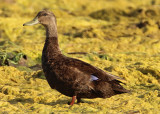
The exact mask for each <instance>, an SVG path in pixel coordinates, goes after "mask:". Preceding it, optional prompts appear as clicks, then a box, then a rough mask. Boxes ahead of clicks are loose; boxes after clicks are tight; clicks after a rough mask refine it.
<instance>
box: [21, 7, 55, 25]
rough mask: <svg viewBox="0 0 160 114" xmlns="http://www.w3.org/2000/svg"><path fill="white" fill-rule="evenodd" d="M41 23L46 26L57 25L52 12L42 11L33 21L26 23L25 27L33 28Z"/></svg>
mask: <svg viewBox="0 0 160 114" xmlns="http://www.w3.org/2000/svg"><path fill="white" fill-rule="evenodd" d="M39 23H40V24H42V25H44V26H48V25H50V24H56V17H55V15H54V14H53V13H52V12H50V11H47V10H43V11H40V12H39V13H38V14H37V16H36V17H35V18H34V19H33V20H32V21H29V22H27V23H24V24H23V26H31V25H36V24H39Z"/></svg>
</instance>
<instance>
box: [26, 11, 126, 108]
mask: <svg viewBox="0 0 160 114" xmlns="http://www.w3.org/2000/svg"><path fill="white" fill-rule="evenodd" d="M36 24H41V25H43V26H44V28H45V30H46V39H45V44H44V47H43V51H42V69H43V72H44V75H45V77H46V80H47V82H48V84H49V86H50V87H51V88H52V89H56V90H57V91H58V92H60V93H61V94H64V95H65V96H68V97H71V98H72V100H71V102H69V105H73V104H74V103H75V101H76V100H77V103H80V102H82V100H81V99H82V98H87V99H93V98H109V97H111V96H114V95H117V94H122V93H128V92H129V90H127V89H125V88H124V87H123V86H122V85H121V83H122V81H121V80H122V78H120V77H118V76H115V75H112V74H110V73H108V72H106V71H103V70H101V69H99V68H97V67H95V66H92V65H91V64H89V63H86V62H84V61H81V60H79V59H76V58H70V57H67V56H65V55H63V54H62V52H61V50H60V48H59V43H58V33H57V21H56V16H55V15H54V13H52V12H51V11H48V10H42V11H40V12H38V14H37V15H36V16H35V18H34V19H33V20H31V21H29V22H26V23H24V24H23V26H31V25H36Z"/></svg>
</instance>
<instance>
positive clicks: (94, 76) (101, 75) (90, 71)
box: [66, 57, 122, 81]
mask: <svg viewBox="0 0 160 114" xmlns="http://www.w3.org/2000/svg"><path fill="white" fill-rule="evenodd" d="M67 58H68V57H67ZM66 62H67V65H68V66H71V67H74V68H77V69H78V70H79V71H81V72H83V73H85V74H87V75H88V76H91V80H92V81H93V80H98V79H100V80H103V81H112V80H117V79H118V80H122V78H120V77H118V76H115V75H112V74H110V73H107V72H105V71H103V70H101V69H99V68H97V67H94V66H92V65H90V64H88V63H86V62H83V61H81V60H78V59H74V58H68V60H67V61H66ZM118 80H117V81H118Z"/></svg>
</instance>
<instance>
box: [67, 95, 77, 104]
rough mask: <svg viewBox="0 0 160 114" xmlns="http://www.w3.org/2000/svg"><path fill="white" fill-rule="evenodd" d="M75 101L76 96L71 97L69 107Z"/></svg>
mask: <svg viewBox="0 0 160 114" xmlns="http://www.w3.org/2000/svg"><path fill="white" fill-rule="evenodd" d="M75 100H76V96H73V97H72V101H71V103H70V104H69V105H73V104H74V102H75Z"/></svg>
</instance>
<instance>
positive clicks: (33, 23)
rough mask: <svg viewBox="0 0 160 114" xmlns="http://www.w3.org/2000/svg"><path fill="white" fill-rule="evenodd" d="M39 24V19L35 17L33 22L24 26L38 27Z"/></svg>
mask: <svg viewBox="0 0 160 114" xmlns="http://www.w3.org/2000/svg"><path fill="white" fill-rule="evenodd" d="M38 23H39V21H38V17H35V18H34V19H33V20H32V21H29V22H26V23H24V24H23V26H31V25H36V24H38Z"/></svg>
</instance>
